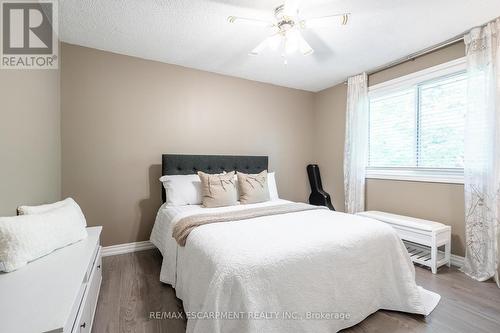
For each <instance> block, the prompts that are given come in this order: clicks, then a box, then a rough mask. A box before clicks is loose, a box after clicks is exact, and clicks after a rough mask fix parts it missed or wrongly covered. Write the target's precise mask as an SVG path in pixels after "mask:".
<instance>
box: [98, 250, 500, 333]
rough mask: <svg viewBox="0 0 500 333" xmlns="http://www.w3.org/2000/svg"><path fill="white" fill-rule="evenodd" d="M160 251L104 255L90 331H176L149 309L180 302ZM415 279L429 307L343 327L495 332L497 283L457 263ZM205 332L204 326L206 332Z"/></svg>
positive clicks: (181, 325) (499, 319) (172, 308)
mask: <svg viewBox="0 0 500 333" xmlns="http://www.w3.org/2000/svg"><path fill="white" fill-rule="evenodd" d="M160 266H161V255H160V253H159V252H158V251H157V250H148V251H142V252H136V253H130V254H123V255H118V256H112V257H105V258H103V281H102V286H101V293H100V295H99V301H98V304H97V311H96V315H95V321H94V325H93V328H92V332H93V333H105V332H109V333H115V332H119V333H122V332H138V333H149V332H162V333H180V332H184V331H185V329H186V322H185V320H184V319H182V318H180V319H176V318H171V319H162V320H158V319H150V318H149V316H150V312H174V313H175V312H179V311H182V302H181V301H180V300H178V299H177V298H176V297H175V291H174V289H172V288H171V287H170V286H168V285H165V284H163V283H161V282H160V281H159V274H160ZM416 275H417V283H418V284H419V285H421V286H423V287H424V288H427V289H429V290H432V291H435V292H437V293H439V294H440V295H441V297H442V298H441V302H440V303H439V305H438V306H437V308H436V309H435V310H434V312H433V313H432V314H431V315H430V316H428V317H427V318H424V317H423V316H418V315H410V314H406V313H399V312H391V311H378V312H376V313H374V314H372V315H371V316H369V317H368V318H366V319H365V320H364V321H363V322H361V323H360V324H358V325H356V326H354V327H351V328H349V329H346V330H344V331H343V332H380V333H383V332H426V333H428V332H439V333H446V332H467V333H480V332H488V333H497V332H500V289H499V288H497V286H496V285H495V284H494V283H493V282H482V283H481V282H476V281H474V280H472V279H470V278H468V277H467V276H466V275H465V274H463V273H461V272H459V271H458V269H456V268H447V267H443V268H441V269H440V270H439V272H438V274H437V275H433V274H431V272H430V271H429V270H428V269H425V268H420V267H416ZM207 333H209V332H207Z"/></svg>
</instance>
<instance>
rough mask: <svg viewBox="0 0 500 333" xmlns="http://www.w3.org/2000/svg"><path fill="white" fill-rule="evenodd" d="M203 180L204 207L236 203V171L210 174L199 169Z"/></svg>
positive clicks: (199, 174) (202, 195)
mask: <svg viewBox="0 0 500 333" xmlns="http://www.w3.org/2000/svg"><path fill="white" fill-rule="evenodd" d="M198 176H199V177H200V180H201V197H202V205H203V207H207V208H213V207H223V206H232V205H236V203H237V200H238V197H237V196H238V195H237V193H236V182H235V179H234V171H231V172H228V173H224V174H216V175H210V174H208V173H204V172H201V171H198Z"/></svg>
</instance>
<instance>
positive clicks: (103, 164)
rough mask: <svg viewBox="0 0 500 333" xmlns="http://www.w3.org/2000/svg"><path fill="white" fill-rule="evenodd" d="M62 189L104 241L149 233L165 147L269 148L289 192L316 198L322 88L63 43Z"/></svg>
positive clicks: (205, 150)
mask: <svg viewBox="0 0 500 333" xmlns="http://www.w3.org/2000/svg"><path fill="white" fill-rule="evenodd" d="M61 87H62V88H61V89H62V90H61V96H62V104H61V110H62V191H63V196H73V197H74V198H75V199H76V200H77V201H78V202H79V203H80V204H81V206H82V208H83V210H84V212H85V214H86V216H87V220H88V223H89V225H103V226H104V231H103V244H104V245H112V244H119V243H126V242H133V241H142V240H146V239H148V238H149V234H150V231H151V227H152V224H153V222H154V217H155V214H156V211H157V209H158V207H159V206H160V203H161V192H160V184H159V182H158V178H159V177H160V164H161V154H162V153H184V154H256V155H269V158H270V169H271V170H276V171H277V183H278V188H279V190H280V195H281V196H282V197H284V198H288V199H292V200H302V201H304V200H306V199H307V197H308V194H309V185H308V182H307V176H306V171H305V167H306V165H307V164H308V163H309V162H311V161H312V160H313V152H312V150H311V147H312V146H313V143H312V138H313V117H312V112H313V106H314V94H312V93H308V92H304V91H300V90H294V89H289V88H282V87H277V86H273V85H269V84H263V83H257V82H252V81H248V80H243V79H237V78H231V77H227V76H222V75H217V74H212V73H207V72H202V71H197V70H193V69H187V68H183V67H179V66H173V65H168V64H163V63H159V62H154V61H148V60H142V59H138V58H133V57H128V56H123V55H117V54H112V53H108V52H102V51H98V50H94V49H89V48H84V47H79V46H73V45H69V44H63V45H62V74H61Z"/></svg>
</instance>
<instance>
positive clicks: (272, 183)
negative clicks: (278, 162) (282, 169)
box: [267, 172, 280, 201]
mask: <svg viewBox="0 0 500 333" xmlns="http://www.w3.org/2000/svg"><path fill="white" fill-rule="evenodd" d="M267 186H269V200H271V201H272V200H278V199H279V198H280V197H279V195H278V188H277V187H276V178H274V172H269V173H268V174H267Z"/></svg>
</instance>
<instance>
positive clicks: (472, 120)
mask: <svg viewBox="0 0 500 333" xmlns="http://www.w3.org/2000/svg"><path fill="white" fill-rule="evenodd" d="M499 34H500V19H497V20H496V21H494V22H491V23H489V24H487V25H486V26H484V27H479V28H474V29H472V30H471V31H470V33H469V34H467V35H466V36H465V45H466V55H467V73H468V91H467V97H468V98H467V99H468V108H467V115H466V121H465V156H464V158H465V170H464V171H465V175H464V176H465V236H466V254H465V263H464V267H463V268H462V270H463V271H464V272H465V273H466V274H467V275H469V276H470V277H472V278H474V279H476V280H479V281H485V280H488V279H489V278H492V277H494V278H495V280H496V282H497V284H498V285H499V286H500V282H499V271H498V269H499V265H498V261H499V252H498V247H499V230H500V228H499V218H500V215H499V214H500V69H499V66H500V38H499V37H500V36H499Z"/></svg>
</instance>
